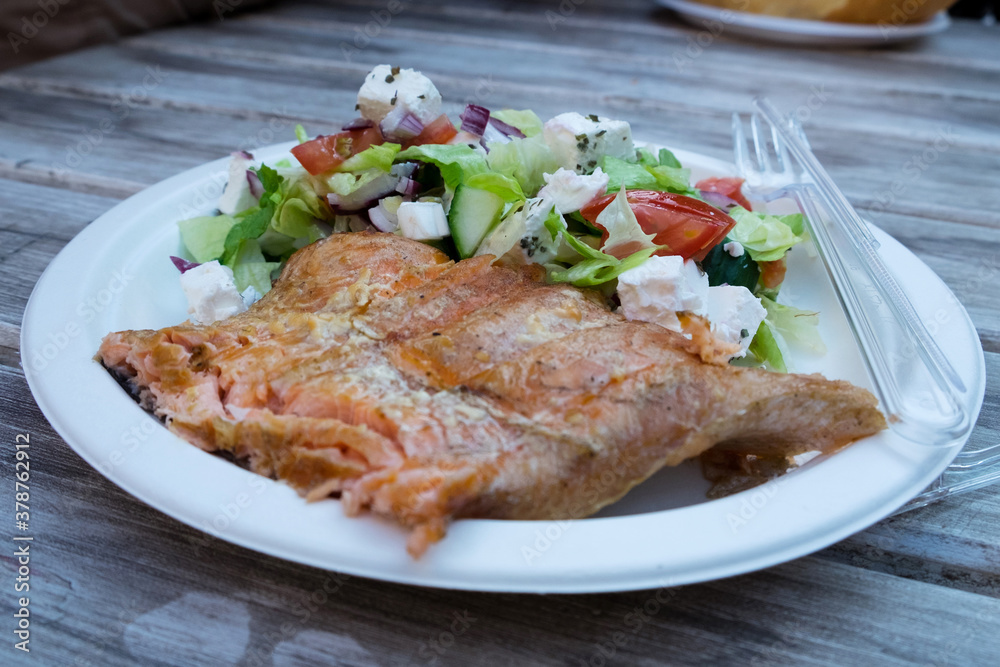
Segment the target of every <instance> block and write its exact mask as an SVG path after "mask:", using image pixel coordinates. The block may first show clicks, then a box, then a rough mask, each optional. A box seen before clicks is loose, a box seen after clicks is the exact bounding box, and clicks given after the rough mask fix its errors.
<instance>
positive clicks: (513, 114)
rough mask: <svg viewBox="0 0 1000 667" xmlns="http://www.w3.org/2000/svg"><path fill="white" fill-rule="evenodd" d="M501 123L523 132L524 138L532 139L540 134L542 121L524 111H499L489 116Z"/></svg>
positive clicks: (530, 112)
mask: <svg viewBox="0 0 1000 667" xmlns="http://www.w3.org/2000/svg"><path fill="white" fill-rule="evenodd" d="M490 115H491V116H493V117H494V118H496V119H497V120H499V121H500V122H502V123H507V124H508V125H513V126H514V127H516V128H517V129H519V130H521V131H522V132H524V136H526V137H534V136H537V135H539V134H541V133H542V119H541V118H539V117H538V114H536V113H535V112H534V111H531V110H530V109H524V110H522V111H516V110H514V109H500V110H499V111H494V112H493V113H491V114H490Z"/></svg>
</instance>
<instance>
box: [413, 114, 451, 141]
mask: <svg viewBox="0 0 1000 667" xmlns="http://www.w3.org/2000/svg"><path fill="white" fill-rule="evenodd" d="M456 134H458V130H456V129H455V126H454V125H453V124H452V122H451V120H450V119H449V118H448V116H447V115H446V114H441V115H440V116H438V117H437V118H435V119H434V120H433V121H431V122H430V124H428V125H426V126H425V127H424V130H423V132H421V133H420V134H418V135H417V136H415V137H413V138H412V139H410V140H409V141H407V142H405V143H404V144H403V148H409V147H410V146H422V145H424V144H446V143H448V142H449V141H451V140H452V139H454V138H455V135H456Z"/></svg>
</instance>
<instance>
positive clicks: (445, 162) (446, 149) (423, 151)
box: [396, 144, 489, 189]
mask: <svg viewBox="0 0 1000 667" xmlns="http://www.w3.org/2000/svg"><path fill="white" fill-rule="evenodd" d="M407 160H418V161H420V162H429V163H431V164H433V165H436V166H437V168H438V169H440V170H441V177H442V178H443V179H444V182H445V185H447V186H448V187H449V188H450V189H454V188H455V187H456V186H458V185H459V184H460V183H463V182H465V180H466V179H468V178H469V177H470V176H473V175H475V174H481V173H483V172H486V171H489V167H487V165H486V158H485V157H484V156H483V154H482V153H480V152H479V151H477V150H474V149H473V148H470V147H469V146H467V145H465V144H454V145H452V144H425V145H423V146H411V147H410V148H407V149H406V150H405V151H402V152H400V153H398V154H397V155H396V162H405V161H407Z"/></svg>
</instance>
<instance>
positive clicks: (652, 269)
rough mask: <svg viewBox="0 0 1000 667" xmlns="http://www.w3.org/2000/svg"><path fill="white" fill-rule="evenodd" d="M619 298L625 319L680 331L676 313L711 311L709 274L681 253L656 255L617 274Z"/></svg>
mask: <svg viewBox="0 0 1000 667" xmlns="http://www.w3.org/2000/svg"><path fill="white" fill-rule="evenodd" d="M618 298H619V299H620V300H621V303H622V312H623V313H624V314H625V318H626V319H629V320H642V321H644V322H653V323H655V324H659V325H660V326H661V327H664V328H665V329H670V330H671V331H677V332H680V331H681V323H680V320H679V319H677V313H679V312H687V313H691V314H693V315H702V316H705V315H707V314H708V277H707V276H706V275H705V274H703V273H702V272H701V270H700V269H699V268H698V265H697V264H695V263H694V262H693V261H691V260H688V261H687V262H685V261H684V260H683V259H682V258H681V257H680V256H678V255H671V256H668V257H659V256H653V257H650V258H649V259H647V260H646V261H645V262H643V263H642V264H640V265H639V266H637V267H635V268H634V269H629V270H628V271H625V272H624V273H622V274H621V275H620V276H618Z"/></svg>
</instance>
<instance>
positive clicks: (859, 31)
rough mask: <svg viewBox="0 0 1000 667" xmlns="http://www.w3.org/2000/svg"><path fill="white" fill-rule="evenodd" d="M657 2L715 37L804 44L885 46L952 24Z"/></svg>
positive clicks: (940, 19) (944, 19) (940, 18)
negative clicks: (844, 19)
mask: <svg viewBox="0 0 1000 667" xmlns="http://www.w3.org/2000/svg"><path fill="white" fill-rule="evenodd" d="M657 2H658V3H659V4H660V5H662V6H664V7H667V8H668V9H672V10H674V11H675V12H677V14H678V15H679V16H680V17H681V18H683V19H684V20H685V21H687V22H688V23H690V24H692V25H694V26H697V27H699V28H705V29H706V30H709V31H710V32H711V34H712V35H713V36H714V35H716V34H718V33H719V32H720V31H721V34H730V35H740V36H742V37H750V38H753V39H761V40H766V41H770V42H783V43H786V44H800V45H803V46H883V45H886V44H892V43H895V42H902V41H906V40H910V39H916V38H917V37H924V36H927V35H933V34H935V33H938V32H941V31H942V30H946V29H947V28H948V26H950V25H951V19H950V18H948V14H947V13H946V12H940V13H938V14H936V15H935V16H934V17H933V18H932V19H930V20H929V21H926V22H924V23H912V24H900V25H895V24H892V23H885V24H876V25H869V24H859V23H833V22H830V21H810V20H806V19H790V18H783V17H780V16H768V15H766V14H751V13H750V12H740V11H734V10H731V9H721V8H719V7H713V6H711V5H703V4H701V3H698V2H688V0H657Z"/></svg>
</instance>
